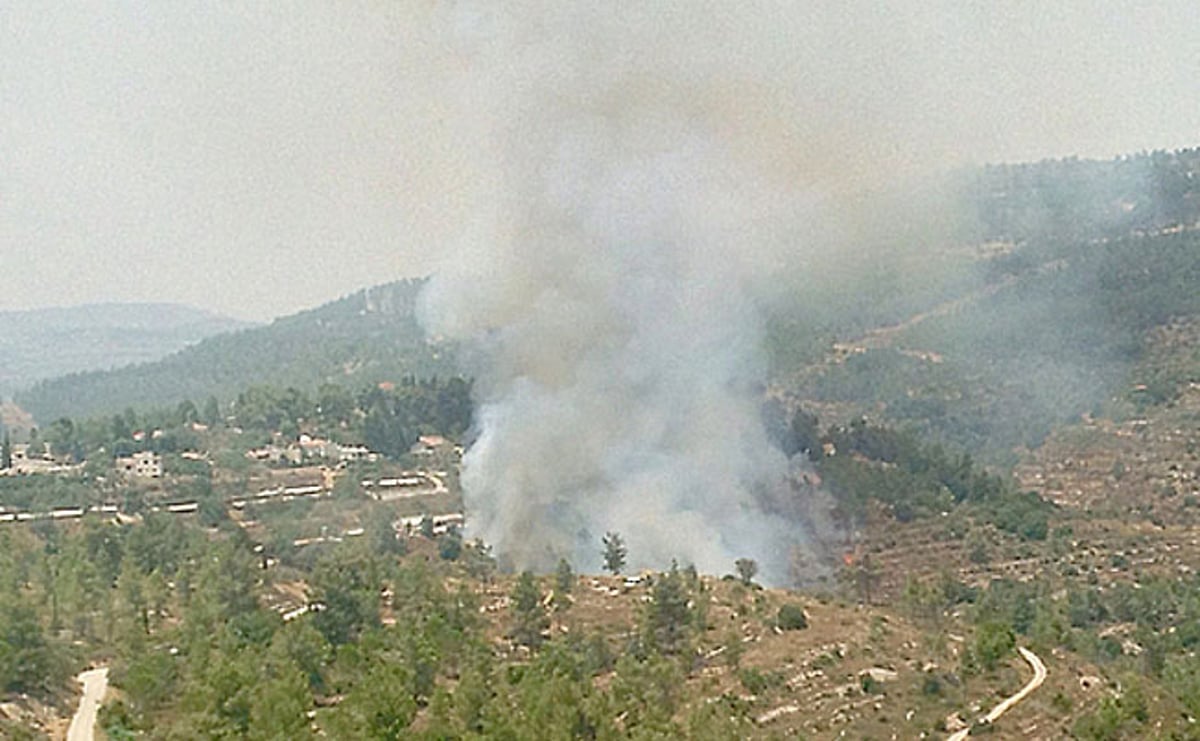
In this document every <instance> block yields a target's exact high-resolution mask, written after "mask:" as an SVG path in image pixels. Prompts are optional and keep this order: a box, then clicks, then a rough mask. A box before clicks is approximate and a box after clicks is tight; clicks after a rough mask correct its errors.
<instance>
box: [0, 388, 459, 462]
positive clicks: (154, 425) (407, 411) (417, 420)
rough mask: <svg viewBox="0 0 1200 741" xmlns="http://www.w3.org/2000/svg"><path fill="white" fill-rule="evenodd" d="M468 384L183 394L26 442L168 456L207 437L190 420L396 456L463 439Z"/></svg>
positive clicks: (73, 423)
mask: <svg viewBox="0 0 1200 741" xmlns="http://www.w3.org/2000/svg"><path fill="white" fill-rule="evenodd" d="M471 385H472V384H471V382H470V381H468V380H465V379H463V378H459V377H457V376H455V377H450V378H448V379H439V378H436V377H435V378H430V379H417V378H414V377H411V376H409V377H405V378H404V379H402V380H401V382H400V383H399V384H398V385H395V386H391V385H388V386H386V387H383V388H381V387H379V386H369V387H365V388H363V389H361V390H360V391H358V392H353V391H351V390H349V389H347V388H345V387H343V386H338V385H336V384H330V383H327V384H323V385H322V386H321V387H320V388H319V389H318V391H317V394H316V395H315V396H310V395H309V394H307V393H305V392H303V391H301V390H299V389H296V388H293V387H288V388H285V389H277V388H273V387H269V386H253V387H251V388H249V389H246V390H244V391H242V392H241V393H239V394H238V395H237V397H236V399H234V400H233V401H232V402H231V403H230V404H228V405H222V404H221V403H220V402H219V401H218V399H217V398H216V397H215V396H213V397H209V398H208V399H207V400H205V401H204V402H203V403H202V404H200V405H199V406H197V405H196V403H194V402H193V401H191V400H185V401H182V402H180V403H178V404H177V405H175V406H167V407H161V408H155V409H149V410H145V411H142V412H138V411H135V410H134V409H133V408H129V409H126V410H125V411H124V412H122V413H120V414H114V415H111V416H104V417H97V418H91V419H85V420H78V421H77V420H73V419H71V418H68V417H61V418H59V419H56V420H55V421H54V422H52V423H51V424H50V425H48V426H47V427H45V428H44V429H41V430H38V429H34V430H33V431H31V433H30V435H29V443H30V445H31V446H32V447H33V448H35V449H40V448H41V446H42V445H43V443H45V444H48V445H49V446H50V450H51V452H52V453H53V454H54V455H56V456H60V457H63V458H66V459H68V460H74V461H77V462H82V461H84V460H87V459H89V458H91V457H93V456H95V455H96V454H97V453H98V452H99V451H104V454H105V456H106V457H107V458H109V459H111V458H112V457H113V456H123V455H129V454H131V453H134V452H138V451H153V452H156V453H161V454H167V455H170V454H173V453H179V452H183V451H187V450H199V449H202V448H203V447H204V446H205V444H207V442H208V441H209V440H211V439H212V438H210V437H205V436H204V435H202V433H201V432H199V431H197V429H196V428H195V427H194V426H193V425H195V424H196V423H199V424H201V425H207V426H208V427H209V428H213V429H217V428H225V427H238V428H241V429H242V430H243V432H245V433H248V434H249V435H250V436H251V439H257V440H259V441H264V442H265V441H267V440H269V439H271V436H272V435H273V434H275V433H280V434H283V435H284V436H286V437H290V438H294V437H295V436H296V435H298V434H299V433H300V432H301V431H305V432H312V433H316V432H320V433H322V434H328V435H330V436H331V437H332V438H333V439H334V440H336V441H339V442H350V443H365V444H366V445H367V446H368V447H370V448H371V449H373V450H375V451H378V452H380V453H383V454H384V455H387V456H389V457H392V458H396V457H399V456H401V455H404V454H405V453H407V452H408V450H409V448H410V447H411V446H412V444H413V442H415V440H416V437H417V436H418V435H420V434H424V433H427V432H437V433H440V434H443V435H447V436H449V437H451V438H458V437H461V435H462V434H463V433H464V432H465V431H466V430H467V429H468V427H469V426H470V423H471V415H472V412H473V407H472V401H471ZM152 431H153V433H154V434H151V432H152ZM4 440H5V443H4V445H3V448H0V453H3V455H10V453H9V452H8V451H10V450H11V448H10V443H9V442H8V440H9V438H8V437H7V436H6V437H5V438H4ZM238 452H239V453H240V452H241V451H238ZM99 470H100V469H98V471H99ZM201 473H203V471H202V472H201Z"/></svg>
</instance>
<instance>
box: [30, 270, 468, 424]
mask: <svg viewBox="0 0 1200 741" xmlns="http://www.w3.org/2000/svg"><path fill="white" fill-rule="evenodd" d="M422 285H423V281H401V282H397V283H390V284H386V285H382V286H377V287H375V288H370V289H367V290H364V291H359V292H358V293H355V294H352V295H350V296H346V297H344V298H341V299H338V300H336V301H333V302H330V303H328V304H325V305H323V306H320V307H318V308H316V309H311V310H308V311H303V312H300V313H298V314H294V315H292V316H288V317H283V318H281V319H276V320H275V321H274V322H272V323H271V324H269V325H267V326H264V327H255V328H252V329H245V330H242V331H238V332H233V333H228V334H223V335H219V336H216V337H211V338H208V339H206V340H204V341H203V342H200V343H199V344H197V345H194V346H192V347H189V348H187V349H184V350H181V351H179V352H177V353H175V354H173V355H171V356H169V357H167V358H164V359H162V360H160V361H157V362H152V363H143V364H139V365H132V366H128V367H125V368H120V369H117V370H110V371H98V372H88V373H75V374H72V375H68V376H64V377H62V378H56V379H53V380H47V381H43V382H41V383H38V384H37V385H36V386H34V387H33V388H30V389H28V390H26V391H24V392H22V393H21V394H19V395H17V399H16V400H17V402H18V403H19V404H20V405H21V406H22V407H23V408H25V409H27V410H28V411H29V412H30V413H32V414H33V415H34V417H35V418H37V419H38V421H39V422H41V423H43V424H45V423H46V422H47V421H49V420H53V419H56V418H58V417H61V416H72V417H86V416H94V415H100V414H111V413H114V412H116V411H120V410H122V409H124V408H126V407H134V408H146V407H153V406H164V405H174V404H176V403H178V402H179V401H180V400H181V399H195V400H197V401H199V400H203V399H205V398H207V397H209V396H217V397H219V398H229V397H230V396H233V395H235V394H237V393H238V392H240V391H243V390H244V389H245V388H246V387H248V386H252V385H255V384H271V385H277V386H296V387H298V388H305V389H314V388H316V387H317V386H319V385H320V384H321V383H326V382H337V383H341V384H342V385H348V386H357V385H361V384H368V383H375V382H379V381H385V380H398V379H399V378H400V377H403V376H405V375H418V376H429V375H436V374H440V375H447V374H450V373H453V371H454V365H453V357H452V355H453V354H452V352H450V350H449V348H445V347H440V346H437V345H433V344H430V343H428V342H427V341H426V339H425V337H424V333H423V332H422V331H421V328H420V327H419V326H418V324H417V322H416V318H415V316H414V306H415V303H416V296H417V293H418V292H419V291H420V288H421V286H422Z"/></svg>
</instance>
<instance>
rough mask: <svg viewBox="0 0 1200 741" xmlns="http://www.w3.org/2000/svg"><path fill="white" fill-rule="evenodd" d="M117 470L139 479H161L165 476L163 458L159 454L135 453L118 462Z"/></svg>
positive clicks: (119, 459)
mask: <svg viewBox="0 0 1200 741" xmlns="http://www.w3.org/2000/svg"><path fill="white" fill-rule="evenodd" d="M116 467H117V470H118V471H119V472H121V473H123V474H125V475H126V476H132V477H134V478H138V479H160V478H162V475H163V465H162V456H161V455H159V454H158V453H151V452H144V453H134V454H133V455H131V456H129V457H127V458H118V459H117V460H116Z"/></svg>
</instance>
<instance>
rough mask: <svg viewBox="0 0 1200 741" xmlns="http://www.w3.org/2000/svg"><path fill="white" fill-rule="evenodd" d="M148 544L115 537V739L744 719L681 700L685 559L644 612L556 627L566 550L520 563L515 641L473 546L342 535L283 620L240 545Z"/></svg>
mask: <svg viewBox="0 0 1200 741" xmlns="http://www.w3.org/2000/svg"><path fill="white" fill-rule="evenodd" d="M154 527H157V526H154ZM156 532H157V531H156ZM125 537H126V538H128V536H125ZM150 540H151V542H152V544H153V546H154V547H153V548H151V549H150V550H149V551H148V552H146V553H144V554H143V556H153V557H154V558H156V559H159V558H164V557H165V560H162V561H160V562H159V565H157V566H154V567H152V568H150V569H149V570H146V569H145V566H146V565H147V564H145V563H144V561H143V557H142V556H139V555H135V553H134V551H133V550H132V549H131V546H129V545H128V544H127V543H126V544H122V545H120V546H118V548H119V549H121V550H123V551H124V552H125V556H124V558H123V559H121V562H120V566H119V567H118V571H117V575H116V576H115V577H114V579H115V586H112V587H110V589H112V590H113V591H114V592H116V593H119V594H123V595H125V596H124V597H123V598H122V599H119V600H117V601H116V602H117V604H118V608H117V612H118V614H119V615H120V616H122V620H123V622H121V623H120V625H121V627H119V628H118V629H116V631H115V633H116V640H115V652H116V655H115V663H114V669H113V673H112V680H113V682H114V683H115V684H116V685H117V686H118V687H119V688H120V689H121V690H122V699H121V700H120V701H118V702H116V703H113V704H111V705H109V706H108V707H106V708H105V710H104V711H103V717H102V721H103V724H104V727H105V731H106V733H108V735H109V736H110V737H111V738H117V739H120V738H133V737H136V736H142V735H145V736H149V737H154V738H185V737H187V738H227V737H239V738H282V737H286V738H309V737H314V736H315V735H316V733H317V731H316V729H320V732H321V733H324V734H325V735H327V736H330V737H335V738H364V739H368V738H384V739H398V738H430V739H434V738H495V737H503V738H569V737H606V738H612V737H618V736H621V737H624V736H633V737H650V736H655V737H661V736H670V737H679V736H681V735H688V736H689V737H696V738H728V737H730V734H733V735H737V733H738V730H739V729H743V728H745V727H747V724H748V722H749V721H748V720H747V718H746V717H745V709H744V708H742V709H735V708H733V707H732V706H726V705H725V704H722V703H718V705H719V707H712V706H708V705H705V706H703V707H699V708H696V709H694V710H693V711H690V712H686V713H683V714H682V716H681V714H680V713H681V711H682V710H683V709H684V702H685V697H684V695H683V692H682V680H683V678H684V677H685V676H686V674H687V673H688V672H690V671H691V669H692V667H693V664H694V662H695V660H696V653H695V645H696V637H697V635H698V634H699V632H700V631H702V630H703V629H704V627H705V624H704V620H705V617H704V611H703V608H702V607H701V605H703V604H706V603H707V597H706V596H704V595H703V594H702V591H703V589H704V586H703V584H702V582H701V581H700V580H699V578H698V576H697V575H696V573H695V571H694V570H691V569H684V570H681V569H678V568H675V567H673V568H672V569H671V570H670V571H669V572H667V573H664V574H661V575H659V576H657V577H656V578H655V580H654V584H653V587H652V588H651V591H650V598H649V600H648V601H647V602H646V603H645V605H644V610H643V612H642V613H641V615H640V616H639V617H638V619H637V624H636V625H635V626H606V629H605V630H606V632H605V633H603V634H601V633H589V632H587V631H583V630H572V631H570V632H569V633H559V632H557V631H555V632H553V633H551V632H550V631H548V630H547V628H548V627H549V625H550V612H549V611H550V609H551V606H552V608H553V609H554V610H555V612H557V613H560V614H561V613H566V612H567V611H569V610H570V609H571V604H572V602H571V600H570V599H569V595H570V593H571V591H572V589H573V587H574V582H575V577H574V574H573V572H572V570H571V569H570V565H569V564H564V565H560V569H559V572H558V573H557V574H556V575H554V576H553V577H549V578H546V579H539V578H536V577H534V576H533V575H532V574H529V573H525V574H522V575H521V576H520V578H519V579H518V580H517V581H516V583H515V585H514V586H513V588H512V596H511V598H512V612H511V618H510V623H509V626H508V630H507V631H506V633H507V635H508V637H509V638H510V640H511V641H512V645H513V646H514V647H515V648H516V649H517V651H518V653H516V654H514V655H508V653H507V652H506V651H504V650H497V646H496V643H495V641H494V637H493V636H492V635H491V634H490V632H489V630H490V626H489V624H488V623H486V622H485V621H484V620H482V618H481V611H480V604H479V600H478V598H477V596H476V590H475V589H473V586H472V585H474V584H477V583H478V582H477V581H476V579H477V578H482V579H490V578H491V576H490V574H491V571H490V570H484V571H482V572H479V575H478V576H472V575H471V569H470V567H469V563H471V562H473V561H477V560H479V559H481V558H482V559H486V558H487V554H486V551H484V550H482V549H481V547H480V546H478V545H477V544H468V545H465V546H464V549H465V550H466V551H471V555H470V557H469V558H463V559H459V560H458V561H452V560H445V559H443V560H436V561H433V562H429V561H426V560H425V558H423V557H422V556H420V555H416V554H414V555H410V556H401V555H400V554H399V553H397V552H391V553H388V552H384V551H382V550H380V549H378V548H375V547H374V546H373V545H371V544H370V543H369V542H368V541H367V539H358V540H354V541H346V542H344V543H341V544H339V545H337V546H336V547H332V548H331V549H329V550H328V551H326V552H325V553H324V555H322V556H321V557H320V558H319V559H318V560H317V561H316V562H315V564H314V565H313V567H312V568H311V570H308V571H306V572H305V578H306V580H307V582H308V586H309V599H310V602H311V604H312V605H313V608H312V610H311V611H310V612H309V613H308V614H306V615H304V616H302V617H300V618H297V619H295V620H292V621H290V622H286V623H285V622H283V621H282V620H281V619H280V618H279V617H278V616H277V615H276V614H274V613H272V612H269V611H267V610H264V609H263V608H262V607H261V606H259V604H258V601H257V599H256V596H257V595H258V594H260V593H261V591H262V590H263V589H264V588H265V587H266V586H267V585H268V583H269V581H270V574H269V573H268V572H263V571H262V570H261V569H260V568H259V567H258V561H257V559H256V558H255V557H254V555H253V553H252V552H251V549H250V548H249V547H248V546H249V544H248V543H245V542H242V541H241V540H240V539H239V538H238V537H236V536H234V535H227V536H221V537H215V538H211V539H209V540H207V541H203V539H202V541H197V540H195V539H194V538H192V537H186V536H185V537H182V538H179V539H177V540H176V541H175V543H174V544H173V545H170V546H168V544H165V543H162V542H161V541H160V539H159V538H158V537H153V538H151V539H150ZM158 548H164V549H165V550H164V551H163V552H159V551H158V550H156V549H158ZM401 550H403V549H401ZM476 551H478V552H476ZM135 576H136V577H138V578H134V577H135ZM168 583H169V584H170V585H172V586H168V587H166V588H165V589H164V588H163V585H164V584H168ZM453 585H457V586H453ZM550 585H552V588H553V590H554V592H555V595H556V596H555V598H554V599H552V600H551V599H547V595H546V594H545V591H544V590H545V589H546V587H547V586H550ZM130 616H131V617H132V619H126V617H130ZM600 676H604V677H605V680H604V682H603V683H600V682H598V681H597V680H598V678H599V677H600ZM681 717H682V718H683V719H682V720H681Z"/></svg>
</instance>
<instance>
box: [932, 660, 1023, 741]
mask: <svg viewBox="0 0 1200 741" xmlns="http://www.w3.org/2000/svg"><path fill="white" fill-rule="evenodd" d="M1017 651H1019V652H1020V653H1021V658H1023V659H1025V660H1026V661H1028V662H1029V665H1030V666H1031V667H1033V679H1031V680H1029V683H1028V684H1026V685H1025V686H1024V687H1022V688H1021V689H1020V690H1018V691H1017V692H1016V694H1014V695H1011V696H1009V697H1008V698H1006V699H1005V700H1004V701H1003V702H1001V703H1000V704H999V705H997V706H996V707H994V708H992V711H991V712H990V713H988V714H987V715H985V716H983V720H984V721H986V722H988V723H995V722H996V721H997V720H999V719H1000V716H1001V715H1004V714H1005V713H1006V712H1008V710H1009V709H1010V708H1012V706H1013V705H1016V704H1017V703H1018V702H1020V701H1021V700H1024V699H1025V698H1026V697H1028V696H1029V694H1030V693H1031V692H1033V691H1034V690H1036V689H1037V688H1038V687H1041V686H1042V682H1045V681H1046V665H1045V664H1043V663H1042V660H1041V659H1039V658H1038V655H1037V654H1035V653H1034V652H1033V651H1030V650H1029V649H1027V648H1024V647H1019V648H1017ZM970 734H971V729H970V728H964V729H962V730H961V731H958V732H956V733H954V734H953V735H951V736H950V737H949V739H948V741H962V740H963V739H964V738H966V737H967V736H969V735H970Z"/></svg>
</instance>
